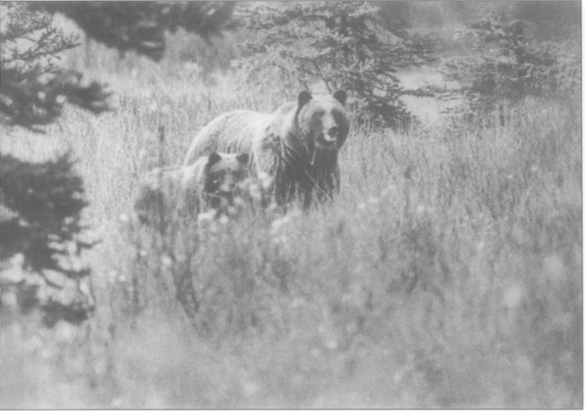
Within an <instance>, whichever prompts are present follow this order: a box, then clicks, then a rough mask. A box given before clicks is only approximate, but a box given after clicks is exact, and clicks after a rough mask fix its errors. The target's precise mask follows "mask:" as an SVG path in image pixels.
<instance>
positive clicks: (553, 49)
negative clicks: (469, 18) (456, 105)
mask: <svg viewBox="0 0 585 411" xmlns="http://www.w3.org/2000/svg"><path fill="white" fill-rule="evenodd" d="M526 28H527V23H526V22H524V21H522V20H510V19H509V18H508V17H507V16H506V15H505V14H502V13H500V14H492V15H490V16H488V17H485V18H482V19H480V20H478V21H476V22H475V23H472V24H471V25H470V26H469V28H468V29H466V30H464V31H463V32H462V33H461V35H462V36H463V37H464V38H466V39H467V40H469V41H470V42H471V44H472V48H473V52H474V53H475V54H474V55H471V56H465V57H456V58H451V59H448V60H446V61H445V67H446V71H447V74H448V77H449V78H450V80H455V81H458V82H459V83H460V84H461V85H462V91H463V93H464V94H465V95H466V96H467V97H468V98H469V99H470V100H471V104H472V110H473V111H479V112H489V111H492V110H493V109H494V108H495V106H496V103H497V102H502V101H511V102H518V101H520V100H522V99H523V98H524V97H526V96H536V97H552V96H555V95H572V96H573V97H577V95H578V91H579V90H580V88H581V59H580V48H579V45H578V44H576V43H572V42H567V43H564V44H561V43H552V42H547V43H541V44H534V43H533V42H531V41H530V39H529V38H528V37H527V36H526V34H525V32H526Z"/></svg>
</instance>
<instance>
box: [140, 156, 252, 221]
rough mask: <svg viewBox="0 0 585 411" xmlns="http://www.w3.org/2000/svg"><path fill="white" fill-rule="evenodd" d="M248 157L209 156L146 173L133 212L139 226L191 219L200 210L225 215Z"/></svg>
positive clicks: (241, 182) (241, 181)
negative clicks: (179, 218)
mask: <svg viewBox="0 0 585 411" xmlns="http://www.w3.org/2000/svg"><path fill="white" fill-rule="evenodd" d="M248 158H249V157H248V154H246V153H243V154H228V153H218V152H213V153H211V154H209V155H208V156H205V157H201V158H199V159H198V160H197V161H195V162H194V163H193V164H191V165H189V166H172V167H163V168H157V169H154V170H152V171H150V172H149V173H148V174H147V175H146V176H145V178H144V180H143V181H142V183H141V186H140V190H139V195H138V198H137V200H136V203H135V205H134V209H135V211H136V214H137V216H138V219H139V221H140V222H141V223H143V224H145V225H153V226H156V227H160V226H161V225H162V224H163V222H164V221H172V220H173V219H174V218H175V217H178V216H184V217H194V216H195V215H197V213H199V212H201V211H202V210H203V209H207V208H212V209H214V210H216V211H217V212H218V213H227V212H228V211H229V208H230V207H232V206H233V205H234V198H235V197H236V196H237V195H239V189H240V188H241V186H242V185H244V184H245V182H246V181H247V178H248V166H247V164H248Z"/></svg>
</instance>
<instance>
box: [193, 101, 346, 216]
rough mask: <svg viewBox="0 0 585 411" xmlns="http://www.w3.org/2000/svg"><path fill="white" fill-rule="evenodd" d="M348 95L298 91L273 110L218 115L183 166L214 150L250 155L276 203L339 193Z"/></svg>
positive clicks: (304, 201) (253, 167)
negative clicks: (269, 111)
mask: <svg viewBox="0 0 585 411" xmlns="http://www.w3.org/2000/svg"><path fill="white" fill-rule="evenodd" d="M346 97H347V94H346V92H345V91H343V90H338V91H336V92H335V93H334V94H333V95H332V96H330V95H325V96H315V97H313V96H312V95H311V93H309V92H308V91H301V92H300V93H299V95H298V99H297V101H296V102H291V103H286V104H284V105H283V106H281V107H280V108H279V109H277V110H276V111H275V112H274V113H272V114H264V113H258V112H255V111H250V110H238V111H232V112H229V113H225V114H222V115H221V116H219V117H217V118H215V119H214V120H212V121H211V123H209V124H208V125H207V126H205V127H204V128H203V129H202V130H201V131H200V132H199V134H197V136H196V137H195V138H194V140H193V143H192V144H191V147H190V148H189V151H188V153H187V157H186V159H185V162H184V165H189V164H193V162H194V161H195V160H196V159H197V158H199V157H201V156H202V155H206V154H209V153H211V152H214V151H225V152H228V153H249V154H250V165H251V170H252V171H253V172H255V174H256V176H257V177H262V176H268V177H269V179H270V185H269V187H268V190H267V191H268V193H269V195H270V196H272V197H273V199H274V200H275V201H276V203H277V204H278V205H284V204H286V203H289V202H290V201H292V200H294V199H297V198H298V199H300V200H301V201H302V204H303V206H304V208H309V207H310V206H311V204H313V200H314V199H317V200H318V201H323V200H327V199H330V198H331V197H332V196H333V193H334V192H337V191H339V165H338V161H337V156H338V152H339V149H340V148H341V147H342V146H343V143H345V140H346V139H347V134H348V133H349V117H348V115H347V112H346V111H345V100H346Z"/></svg>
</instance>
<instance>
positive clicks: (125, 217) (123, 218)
mask: <svg viewBox="0 0 585 411" xmlns="http://www.w3.org/2000/svg"><path fill="white" fill-rule="evenodd" d="M118 219H119V220H120V221H121V222H122V223H127V222H128V221H130V217H128V214H124V213H122V214H120V216H119V217H118Z"/></svg>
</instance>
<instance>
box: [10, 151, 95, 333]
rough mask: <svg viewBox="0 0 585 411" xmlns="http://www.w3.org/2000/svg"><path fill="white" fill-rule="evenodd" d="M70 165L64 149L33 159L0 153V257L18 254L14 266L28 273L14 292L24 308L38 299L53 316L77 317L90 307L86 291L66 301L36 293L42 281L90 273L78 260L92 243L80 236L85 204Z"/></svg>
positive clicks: (53, 284)
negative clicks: (48, 158) (58, 153)
mask: <svg viewBox="0 0 585 411" xmlns="http://www.w3.org/2000/svg"><path fill="white" fill-rule="evenodd" d="M73 165H74V163H73V162H72V161H71V159H70V155H68V154H65V155H62V156H60V157H58V158H57V159H56V160H54V161H48V162H44V163H38V164H36V163H29V162H26V161H22V160H19V159H17V158H15V157H12V156H10V155H2V157H1V163H0V175H1V176H2V187H1V188H0V259H2V260H6V259H10V258H12V257H13V256H14V255H15V254H18V253H20V254H22V256H23V259H22V263H21V267H20V269H22V271H23V273H29V274H30V275H25V276H23V279H22V281H21V283H20V284H19V285H20V287H21V290H20V292H19V294H20V296H21V297H22V296H27V297H26V298H20V299H19V305H20V306H21V308H24V309H25V311H26V310H27V309H30V308H32V307H33V306H35V305H37V304H39V305H40V306H41V308H43V309H44V310H45V314H48V311H51V312H52V313H53V315H54V314H55V311H58V312H59V316H62V317H66V318H68V319H70V320H75V321H78V320H81V319H84V318H85V316H86V315H87V313H88V310H89V309H90V308H92V304H91V302H90V300H89V299H88V298H89V296H88V295H85V296H83V295H82V293H81V294H79V295H78V296H76V297H77V298H76V299H75V301H74V302H72V301H62V300H60V299H59V296H58V295H57V294H54V295H53V294H51V293H48V294H47V293H46V292H45V293H44V294H45V295H48V298H44V299H43V298H41V297H39V294H38V292H37V291H38V290H39V289H40V288H41V287H42V286H47V287H49V288H52V289H55V290H60V289H63V288H64V284H65V282H67V281H68V280H73V281H74V282H75V283H79V281H80V280H82V279H83V278H84V277H86V276H87V275H89V273H90V270H89V269H88V268H86V267H83V265H82V264H80V262H79V261H78V258H79V256H80V254H81V252H82V251H83V250H86V249H88V248H91V247H92V244H90V243H87V242H84V241H82V240H81V239H80V235H81V232H82V229H83V227H82V226H81V224H80V219H81V211H82V210H83V209H84V208H85V206H86V205H87V203H86V201H85V200H84V199H83V182H82V180H81V177H79V176H78V175H77V174H76V173H75V172H74V171H73ZM33 273H34V274H33ZM37 276H40V278H41V282H39V281H38V277H37ZM52 296H53V297H54V298H53V297H52ZM54 320H55V318H53V319H51V322H54Z"/></svg>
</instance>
